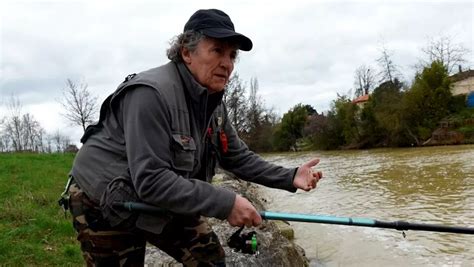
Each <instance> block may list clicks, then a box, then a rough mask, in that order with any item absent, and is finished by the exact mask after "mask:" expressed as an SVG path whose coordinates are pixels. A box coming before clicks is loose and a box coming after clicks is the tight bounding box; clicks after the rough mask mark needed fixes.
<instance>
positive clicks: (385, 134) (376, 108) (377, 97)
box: [361, 78, 403, 146]
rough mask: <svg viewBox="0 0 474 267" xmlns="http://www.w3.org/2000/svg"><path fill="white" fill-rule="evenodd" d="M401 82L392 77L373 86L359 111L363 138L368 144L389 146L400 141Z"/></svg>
mask: <svg viewBox="0 0 474 267" xmlns="http://www.w3.org/2000/svg"><path fill="white" fill-rule="evenodd" d="M402 87H403V84H402V83H401V82H399V81H398V79H396V78H395V79H394V81H393V82H392V81H386V82H384V83H382V84H380V85H379V86H378V87H377V88H375V90H374V92H373V93H372V95H371V96H370V98H369V101H368V103H367V104H366V105H365V106H364V109H363V110H362V113H361V128H362V135H363V139H365V140H366V142H367V143H368V145H370V146H391V145H395V144H399V143H400V142H402V140H403V138H402V136H403V135H402V134H401V131H402V127H401V125H402V122H401V115H400V113H401V111H402V101H401V99H402V96H403V93H402V91H401V89H402Z"/></svg>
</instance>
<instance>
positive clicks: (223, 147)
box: [219, 130, 229, 154]
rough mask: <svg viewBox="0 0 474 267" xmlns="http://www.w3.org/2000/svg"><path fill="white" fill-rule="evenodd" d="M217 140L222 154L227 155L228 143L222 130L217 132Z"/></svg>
mask: <svg viewBox="0 0 474 267" xmlns="http://www.w3.org/2000/svg"><path fill="white" fill-rule="evenodd" d="M219 140H220V141H221V150H222V153H224V154H225V153H227V151H228V150H229V146H228V143H227V135H226V134H225V132H224V131H222V130H221V131H220V132H219Z"/></svg>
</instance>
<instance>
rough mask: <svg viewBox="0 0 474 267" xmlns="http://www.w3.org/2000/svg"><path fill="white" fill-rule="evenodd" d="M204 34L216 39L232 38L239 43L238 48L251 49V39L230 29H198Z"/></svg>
mask: <svg viewBox="0 0 474 267" xmlns="http://www.w3.org/2000/svg"><path fill="white" fill-rule="evenodd" d="M200 31H201V32H202V33H203V34H204V35H206V36H209V37H212V38H217V39H232V40H235V41H236V43H238V44H239V49H240V50H243V51H250V50H252V47H253V44H252V41H251V40H250V39H249V38H248V37H247V36H245V35H243V34H240V33H238V32H234V31H232V30H227V29H222V28H206V29H201V30H200Z"/></svg>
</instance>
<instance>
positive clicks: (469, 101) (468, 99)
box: [467, 92, 474, 108]
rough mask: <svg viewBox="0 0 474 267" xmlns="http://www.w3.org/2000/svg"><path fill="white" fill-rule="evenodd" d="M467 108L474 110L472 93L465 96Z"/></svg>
mask: <svg viewBox="0 0 474 267" xmlns="http://www.w3.org/2000/svg"><path fill="white" fill-rule="evenodd" d="M467 106H468V107H470V108H474V92H471V93H469V94H468V95H467Z"/></svg>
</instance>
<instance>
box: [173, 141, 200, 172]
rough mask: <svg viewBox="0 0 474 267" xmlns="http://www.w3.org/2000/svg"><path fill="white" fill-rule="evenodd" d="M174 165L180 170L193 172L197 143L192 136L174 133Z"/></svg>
mask: <svg viewBox="0 0 474 267" xmlns="http://www.w3.org/2000/svg"><path fill="white" fill-rule="evenodd" d="M172 150H173V167H174V168H175V169H177V170H180V171H185V172H191V171H192V170H193V167H194V153H195V152H196V143H195V142H194V139H193V138H192V137H191V136H188V135H182V134H173V145H172Z"/></svg>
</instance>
